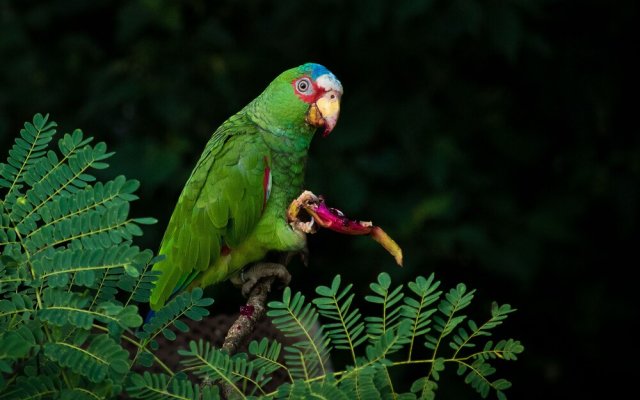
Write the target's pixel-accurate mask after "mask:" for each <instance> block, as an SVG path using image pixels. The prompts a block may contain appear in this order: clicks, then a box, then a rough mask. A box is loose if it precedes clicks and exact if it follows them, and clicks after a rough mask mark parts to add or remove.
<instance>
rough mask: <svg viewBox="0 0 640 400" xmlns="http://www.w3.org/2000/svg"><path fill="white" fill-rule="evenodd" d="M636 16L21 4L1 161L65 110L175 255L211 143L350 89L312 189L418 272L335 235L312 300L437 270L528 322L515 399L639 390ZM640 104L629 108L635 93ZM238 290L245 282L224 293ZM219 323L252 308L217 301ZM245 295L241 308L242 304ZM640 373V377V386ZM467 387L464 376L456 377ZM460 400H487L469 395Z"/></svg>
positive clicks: (3, 75) (14, 6)
mask: <svg viewBox="0 0 640 400" xmlns="http://www.w3.org/2000/svg"><path fill="white" fill-rule="evenodd" d="M637 11H638V5H637V2H636V1H634V0H629V1H625V0H618V1H615V2H606V1H601V2H599V1H589V0H586V1H551V0H485V1H480V0H402V1H395V2H389V1H381V0H366V1H365V0H360V1H352V2H342V1H337V0H333V1H332V0H325V1H293V0H290V1H277V2H275V1H273V2H264V1H257V0H245V1H238V2H235V1H215V2H209V1H204V0H201V1H196V0H191V1H183V2H173V1H151V0H140V1H128V2H127V1H115V2H109V1H80V0H76V1H38V2H36V1H6V0H0V150H1V151H0V153H1V154H2V155H1V157H2V158H3V159H4V157H6V153H7V149H8V147H9V146H10V144H11V143H12V141H13V138H14V136H15V135H16V134H17V133H18V131H19V129H20V127H21V125H22V123H23V121H25V120H30V119H31V117H32V116H33V114H34V113H36V112H43V113H50V114H51V116H52V118H53V119H54V120H56V121H57V122H58V123H59V125H60V127H61V130H62V131H63V132H68V131H71V130H72V129H74V128H82V129H83V130H84V131H85V133H87V134H89V135H91V136H94V137H96V139H97V140H99V141H105V142H107V144H108V145H109V147H110V148H111V149H112V150H115V151H116V152H117V154H116V156H114V157H113V159H112V160H111V164H112V168H110V169H109V170H107V171H106V175H102V176H103V177H106V178H109V177H114V176H115V175H117V174H120V173H123V174H126V175H127V176H128V177H129V178H136V179H138V180H140V181H141V182H142V187H141V189H140V193H139V194H140V196H141V199H140V200H139V201H138V202H136V204H135V206H134V210H133V213H134V215H136V216H154V217H157V218H158V219H159V221H160V222H159V223H158V224H157V225H155V226H152V227H150V228H147V229H146V234H145V236H144V238H142V239H141V240H140V243H141V244H142V245H144V246H147V247H149V248H152V249H157V246H158V243H159V240H160V237H161V235H162V233H163V229H164V227H165V225H166V222H167V220H168V217H169V216H170V213H171V210H172V208H173V206H174V204H175V201H176V200H177V196H178V194H179V192H180V190H181V188H182V185H183V184H184V182H185V180H186V178H187V176H188V174H189V172H190V170H191V168H192V167H193V165H194V163H195V161H196V159H197V157H198V156H199V154H200V152H201V150H202V149H203V147H204V144H205V143H206V141H207V140H208V138H209V136H210V134H211V133H212V132H213V130H214V129H215V128H216V127H217V126H218V125H219V124H220V123H221V122H222V121H223V120H224V119H226V118H227V117H228V116H230V115H231V114H233V113H235V112H236V111H238V110H239V109H240V108H241V107H242V106H243V105H245V104H246V103H248V102H249V101H250V100H251V99H252V98H254V97H255V96H256V95H257V94H258V93H259V92H260V91H261V90H262V89H264V87H266V85H267V84H268V83H269V81H271V79H273V78H274V77H275V76H276V75H277V74H278V73H280V72H281V71H283V70H284V69H287V68H290V67H293V66H296V65H299V64H301V63H304V62H307V61H314V62H318V63H322V64H324V65H325V66H327V67H328V68H329V69H330V70H332V71H333V72H334V73H335V74H336V75H337V76H338V78H339V79H340V80H341V81H342V83H343V85H344V88H345V95H344V97H343V108H342V116H341V119H340V122H339V124H338V126H337V128H336V129H335V130H334V132H333V133H332V134H331V135H330V136H329V137H328V138H327V139H321V138H317V139H316V140H315V141H314V143H313V145H312V149H311V153H310V160H309V163H308V171H307V188H309V189H311V190H313V191H314V192H315V193H318V194H324V195H325V196H326V197H327V198H328V199H329V203H330V204H331V205H334V206H336V207H339V208H341V209H342V210H343V211H345V212H346V213H347V214H348V215H350V216H352V217H355V218H361V219H372V220H373V221H374V222H375V223H377V224H379V225H381V226H383V227H384V228H385V230H386V231H387V232H388V233H389V234H391V235H392V236H393V237H394V238H395V239H397V241H398V242H399V243H400V244H401V246H402V247H403V249H404V252H405V259H406V264H405V268H403V269H398V268H397V267H395V266H394V264H393V259H392V258H391V257H390V256H388V255H387V254H385V253H384V251H383V250H382V249H381V248H379V247H378V246H377V245H376V244H375V243H374V242H373V241H370V240H368V239H366V238H354V237H346V236H338V235H335V234H331V233H328V232H321V233H319V234H317V235H315V236H313V237H311V238H310V250H311V265H310V267H309V268H308V269H304V268H303V267H302V266H301V265H300V264H299V263H296V264H295V265H293V266H292V268H291V270H292V273H293V279H294V280H293V282H292V286H293V287H294V288H295V289H297V290H303V291H305V292H306V293H308V294H309V295H311V294H312V289H313V287H315V286H316V285H318V284H327V283H328V282H330V279H331V278H332V277H333V275H334V274H335V273H338V272H339V273H341V274H342V275H343V279H344V280H347V281H349V282H355V284H356V286H357V287H358V290H359V291H361V292H363V293H364V292H366V290H367V285H368V282H370V281H372V280H374V279H375V277H376V275H377V274H378V273H379V272H381V271H389V272H390V273H392V276H393V277H394V279H395V281H396V282H400V281H403V282H406V281H408V280H409V279H412V278H414V277H415V276H417V275H418V274H422V275H428V274H430V273H431V272H432V271H434V272H435V273H436V276H437V277H438V278H439V279H441V280H442V281H443V283H444V284H445V285H447V286H452V285H455V284H456V283H457V282H460V281H462V282H465V283H466V284H467V285H468V286H470V287H472V288H477V289H478V292H477V295H476V301H475V304H474V306H473V307H472V310H471V312H472V313H473V316H474V319H476V320H478V319H482V318H483V317H484V316H485V315H487V312H488V307H489V304H490V302H491V301H492V300H497V301H498V302H501V303H505V302H508V303H510V304H512V305H513V306H514V307H516V308H518V309H519V311H518V312H517V313H516V314H514V315H513V316H512V317H511V318H510V319H509V320H508V321H507V324H506V325H504V326H503V327H501V328H500V330H499V334H500V336H503V337H515V338H517V339H520V340H522V342H523V343H524V345H525V346H526V352H525V353H524V354H523V355H522V357H521V358H520V361H518V362H516V363H512V364H505V363H501V364H500V365H499V366H498V369H499V376H504V377H507V378H509V379H510V380H512V381H513V383H514V387H513V388H512V389H510V391H509V394H510V396H511V398H516V399H525V398H532V399H533V398H566V397H569V398H578V397H582V398H585V397H592V396H593V397H595V395H596V394H597V393H601V392H604V391H605V390H609V389H611V388H615V387H618V386H620V385H624V384H625V383H630V382H628V381H626V379H628V376H627V375H625V372H624V371H627V373H628V374H629V375H630V374H631V373H632V371H633V370H635V369H636V368H634V367H624V366H623V365H622V364H619V363H617V362H616V358H617V357H619V358H620V359H623V358H625V359H633V358H632V357H633V354H637V349H636V346H637V345H636V344H635V343H634V336H633V334H634V332H633V331H632V330H631V328H630V327H629V323H630V322H631V321H632V320H633V319H636V318H637V316H638V311H637V306H636V302H633V301H632V298H633V297H635V296H633V291H634V290H635V287H636V285H635V281H634V280H633V279H631V277H630V274H631V273H632V272H634V269H635V268H637V266H638V261H637V246H638V238H639V236H640V235H638V233H639V232H638V226H637V223H638V220H639V218H638V217H639V215H638V212H639V209H638V204H639V200H640V186H639V178H640V136H639V135H638V132H637V118H633V117H635V116H636V115H637V110H636V108H637V106H638V101H637V91H635V90H633V91H632V89H631V82H633V81H634V80H635V79H636V76H637V73H638V65H637V64H635V63H633V62H632V58H633V57H632V56H633V54H634V53H637V52H638V48H639V46H638V40H637V37H638V32H637V29H636V25H637V23H638V22H637V21H638V12H637ZM629 92H630V93H629ZM223 286H228V285H226V284H224V285H223ZM218 290H219V292H218V293H216V294H213V295H214V296H215V297H216V299H217V302H216V305H214V306H213V309H212V311H213V312H214V313H215V312H224V311H225V310H235V309H237V307H238V305H239V304H240V303H241V298H240V297H239V295H237V294H236V293H235V292H228V290H227V289H218ZM224 290H227V292H228V293H227V294H226V295H224V296H223V295H221V294H220V293H224ZM636 372H637V371H636ZM450 375H454V374H450ZM446 382H448V381H447V380H446V378H445V384H443V385H444V386H443V387H442V389H441V391H440V392H439V393H440V397H442V398H475V397H476V395H475V393H473V391H472V390H471V389H470V388H468V387H466V385H463V384H462V383H461V381H460V380H459V379H458V378H455V377H454V378H453V379H451V380H450V382H452V383H450V384H446Z"/></svg>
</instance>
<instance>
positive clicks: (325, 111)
mask: <svg viewBox="0 0 640 400" xmlns="http://www.w3.org/2000/svg"><path fill="white" fill-rule="evenodd" d="M340 96H341V93H340V92H338V91H337V90H330V91H328V92H326V93H325V94H323V95H322V97H320V98H319V99H318V100H316V102H315V103H313V104H312V105H311V107H310V108H309V112H308V113H307V123H308V124H309V125H311V126H315V127H318V128H319V127H324V132H323V134H322V136H327V135H328V134H329V133H330V132H331V131H332V130H333V128H334V127H335V126H336V124H337V123H338V116H340Z"/></svg>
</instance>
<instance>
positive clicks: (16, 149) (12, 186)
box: [0, 114, 57, 209]
mask: <svg viewBox="0 0 640 400" xmlns="http://www.w3.org/2000/svg"><path fill="white" fill-rule="evenodd" d="M48 119H49V115H48V114H47V115H45V116H42V114H36V115H35V116H34V117H33V121H32V122H26V123H25V124H24V128H23V129H21V130H20V137H19V138H16V140H15V144H14V145H13V147H12V148H11V149H10V150H9V158H8V159H7V163H6V164H4V163H0V187H5V188H8V191H7V194H6V196H5V198H4V202H3V203H4V207H5V209H6V208H11V207H12V206H13V205H14V204H16V203H18V204H19V203H23V202H26V200H25V199H24V198H23V197H21V193H20V189H21V188H22V183H24V181H25V175H26V174H27V173H28V172H29V170H30V169H31V168H32V167H33V166H34V165H35V164H36V162H37V161H38V159H39V158H41V157H43V156H44V154H45V151H44V150H45V149H46V148H47V146H48V145H49V142H50V141H51V139H52V138H53V135H54V134H55V133H56V130H55V127H56V126H57V125H56V123H55V122H49V121H48ZM18 199H20V200H18Z"/></svg>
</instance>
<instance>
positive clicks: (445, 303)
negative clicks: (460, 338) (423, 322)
mask: <svg viewBox="0 0 640 400" xmlns="http://www.w3.org/2000/svg"><path fill="white" fill-rule="evenodd" d="M474 293H475V290H471V291H469V292H467V288H466V286H465V285H464V284H463V283H459V284H458V285H457V286H456V287H455V288H453V289H451V290H450V291H449V292H448V293H447V294H446V295H445V298H444V299H442V300H440V303H439V304H438V310H439V311H440V313H441V314H442V315H443V316H442V317H441V316H434V318H433V320H434V322H435V325H434V328H435V330H436V331H437V332H438V333H439V334H440V335H439V336H438V337H434V336H431V335H427V336H426V339H427V341H426V343H425V346H427V347H428V348H429V349H432V350H434V354H435V352H436V351H437V350H438V347H439V345H440V342H441V341H442V339H443V338H444V337H445V336H447V335H449V334H450V333H451V332H452V331H453V330H454V329H455V327H456V326H458V325H459V324H460V323H461V322H462V321H464V320H465V318H466V316H465V315H456V313H457V312H458V311H460V310H462V309H464V308H465V307H467V306H468V305H469V304H470V303H471V300H472V299H473V295H474Z"/></svg>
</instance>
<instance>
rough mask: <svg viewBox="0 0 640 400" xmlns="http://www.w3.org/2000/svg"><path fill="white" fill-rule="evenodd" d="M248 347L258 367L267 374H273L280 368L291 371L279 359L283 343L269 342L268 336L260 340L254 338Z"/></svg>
mask: <svg viewBox="0 0 640 400" xmlns="http://www.w3.org/2000/svg"><path fill="white" fill-rule="evenodd" d="M248 349H249V354H251V355H252V356H253V357H254V361H253V362H254V364H255V367H256V369H258V370H262V371H263V372H264V373H265V374H272V373H274V372H275V371H277V370H279V369H284V370H285V371H287V373H288V372H289V371H288V369H287V367H286V366H285V365H283V364H281V363H280V362H279V361H278V358H279V357H280V353H281V351H282V344H280V343H279V342H278V341H275V340H273V341H271V342H269V339H267V338H262V340H260V341H259V342H258V341H256V340H253V341H251V343H249V348H248ZM292 380H293V379H292Z"/></svg>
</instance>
